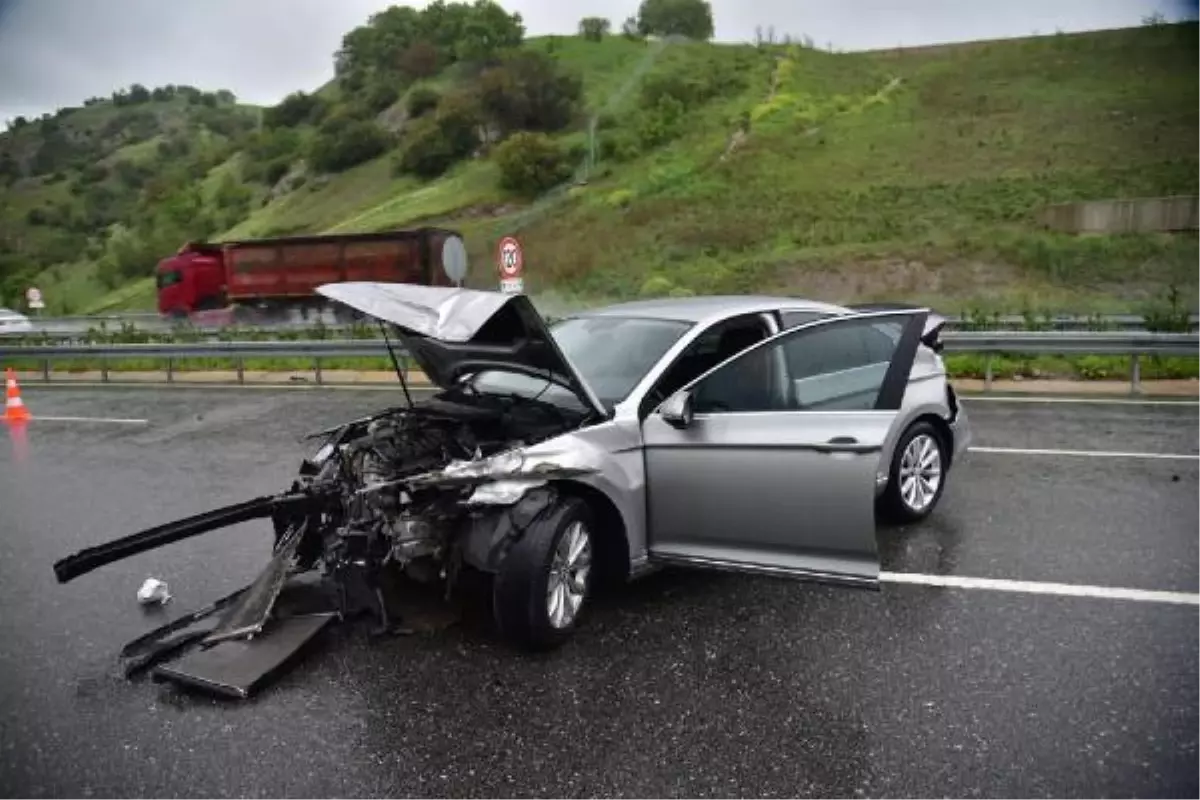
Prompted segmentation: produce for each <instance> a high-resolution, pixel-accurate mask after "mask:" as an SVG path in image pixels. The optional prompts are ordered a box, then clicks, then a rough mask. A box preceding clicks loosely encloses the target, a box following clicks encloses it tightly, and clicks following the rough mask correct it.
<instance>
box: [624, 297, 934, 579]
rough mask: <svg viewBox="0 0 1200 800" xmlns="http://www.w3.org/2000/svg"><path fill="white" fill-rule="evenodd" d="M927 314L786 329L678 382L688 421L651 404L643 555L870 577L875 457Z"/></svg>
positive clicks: (804, 574)
mask: <svg viewBox="0 0 1200 800" xmlns="http://www.w3.org/2000/svg"><path fill="white" fill-rule="evenodd" d="M927 315H928V312H927V311H925V310H924V309H911V310H909V309H906V310H901V311H887V312H872V313H862V314H853V315H847V316H840V317H834V318H826V319H822V320H819V321H816V322H811V323H809V324H805V325H801V326H798V327H794V328H791V329H789V330H785V331H783V332H782V333H779V334H776V335H775V336H773V337H771V338H770V339H767V340H766V341H764V342H762V343H760V344H758V345H756V346H754V347H752V348H749V349H748V350H745V351H743V352H742V353H741V354H739V355H738V356H736V357H734V358H733V359H730V360H729V361H726V362H725V363H723V364H721V365H720V366H718V367H716V368H715V369H713V370H712V371H710V372H709V373H707V374H706V375H703V376H701V377H700V378H699V379H697V380H696V381H693V382H692V384H690V385H689V386H687V387H684V389H683V391H686V392H688V394H689V396H690V398H691V407H692V410H693V412H694V414H693V416H692V417H691V418H690V420H680V419H679V418H677V417H676V418H674V419H672V420H670V421H669V420H668V418H667V417H664V415H663V413H662V408H664V407H667V406H669V405H671V404H670V403H665V404H664V405H663V406H662V407H660V409H658V410H656V411H654V412H652V413H651V414H650V415H648V416H647V417H646V419H645V421H644V423H643V440H644V445H645V463H646V498H647V501H646V502H647V523H648V545H649V551H650V556H651V558H652V559H653V560H656V561H660V562H667V563H678V564H683V565H691V566H700V567H712V568H717V569H732V570H738V571H747V572H765V573H773V574H781V575H790V576H794V577H798V578H803V579H809V580H817V581H825V582H832V583H839V584H848V585H857V586H865V587H868V588H873V587H876V586H878V576H879V559H878V550H877V546H876V541H875V512H874V507H875V506H874V500H875V475H876V468H877V466H878V462H879V458H880V454H881V452H882V448H883V444H884V441H885V440H886V438H887V435H888V432H889V430H890V428H891V426H892V424H893V422H894V421H895V419H896V415H897V413H898V411H899V408H900V404H901V401H902V399H903V397H904V391H905V388H906V387H907V385H908V378H909V372H910V370H911V368H912V363H913V359H914V356H915V353H916V349H917V345H918V342H919V340H920V336H921V332H922V330H923V328H924V324H925V319H926V317H927ZM866 332H871V333H872V334H878V333H881V332H882V333H886V334H887V335H886V336H884V337H880V336H878V335H872V336H865V335H864V333H866ZM881 340H882V341H886V342H890V343H891V346H890V348H887V351H886V352H884V351H881V348H880V347H879V346H878V342H879V341H881ZM866 341H871V342H873V343H874V344H873V346H870V347H868V346H866V345H865V344H864V342H866Z"/></svg>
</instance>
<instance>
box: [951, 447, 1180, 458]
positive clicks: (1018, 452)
mask: <svg viewBox="0 0 1200 800" xmlns="http://www.w3.org/2000/svg"><path fill="white" fill-rule="evenodd" d="M967 452H969V453H996V454H1000V455H1014V456H1081V457H1085V458H1148V459H1158V460H1163V461H1196V460H1198V459H1200V454H1195V453H1192V454H1189V453H1126V452H1119V451H1111V450H1043V449H1037V448H1026V447H968V448H967Z"/></svg>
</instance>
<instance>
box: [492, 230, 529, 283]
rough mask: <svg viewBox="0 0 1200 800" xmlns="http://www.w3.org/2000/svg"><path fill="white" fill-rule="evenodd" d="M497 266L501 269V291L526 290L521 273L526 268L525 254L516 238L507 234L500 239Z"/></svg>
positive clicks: (497, 249)
mask: <svg viewBox="0 0 1200 800" xmlns="http://www.w3.org/2000/svg"><path fill="white" fill-rule="evenodd" d="M496 266H497V267H499V269H500V290H501V291H503V292H508V293H517V292H521V291H523V290H524V288H525V287H524V284H525V281H524V279H523V278H522V276H521V273H522V271H523V270H524V269H525V254H524V253H523V252H522V251H521V243H520V242H518V241H517V240H516V238H514V237H512V236H505V237H504V238H503V239H501V240H500V244H499V245H497V246H496Z"/></svg>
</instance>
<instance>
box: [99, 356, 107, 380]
mask: <svg viewBox="0 0 1200 800" xmlns="http://www.w3.org/2000/svg"><path fill="white" fill-rule="evenodd" d="M100 382H101V383H108V359H107V358H101V359H100Z"/></svg>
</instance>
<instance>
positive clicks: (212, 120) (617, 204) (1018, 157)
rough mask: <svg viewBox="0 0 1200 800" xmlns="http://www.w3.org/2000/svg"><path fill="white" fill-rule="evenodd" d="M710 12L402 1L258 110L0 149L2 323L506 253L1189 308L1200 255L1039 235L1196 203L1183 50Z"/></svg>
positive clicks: (697, 278) (688, 276)
mask: <svg viewBox="0 0 1200 800" xmlns="http://www.w3.org/2000/svg"><path fill="white" fill-rule="evenodd" d="M713 27H714V21H713V18H712V10H711V8H710V6H709V5H708V3H706V2H704V0H645V2H643V3H642V5H641V6H640V7H639V9H638V12H637V14H635V15H634V16H633V17H631V18H629V19H626V20H619V21H618V20H606V19H602V18H596V17H589V18H585V19H582V20H580V21H579V26H578V30H577V31H574V32H571V33H569V34H568V33H566V32H564V34H563V35H558V36H548V37H538V38H528V37H526V35H525V26H524V22H523V21H522V19H521V17H520V15H519V14H516V13H512V12H510V11H508V10H506V9H505V8H504V7H503V6H502V5H499V4H497V3H495V2H491V0H478V1H473V2H469V3H465V2H462V3H460V2H444V0H438V2H434V3H431V4H428V5H427V6H425V7H424V8H422V9H420V10H417V9H414V8H411V7H406V6H394V7H391V8H389V9H387V10H386V11H383V12H381V13H379V14H376V15H374V16H373V17H371V18H370V19H369V20H367V21H366V22H365V24H363V25H362V26H360V27H358V28H355V29H354V30H352V31H350V32H348V33H347V34H346V36H345V37H344V40H343V42H342V46H341V48H339V50H338V51H337V52H336V53H334V54H331V55H332V57H333V60H334V65H335V75H336V77H335V79H334V80H333V81H331V82H330V83H329V84H328V85H326V86H322V87H315V88H311V89H302V90H297V91H296V92H294V93H292V94H290V95H288V96H287V97H285V98H284V99H283V100H281V102H279V103H278V104H277V105H275V106H273V107H268V108H255V107H250V106H245V105H241V104H239V103H237V101H236V98H235V97H234V96H233V95H232V94H231V93H229V92H225V91H218V92H205V91H201V90H199V89H194V88H192V87H173V86H169V87H160V88H154V89H147V88H146V87H142V86H134V87H130V88H129V89H128V90H125V91H122V92H118V93H114V95H113V96H112V97H109V98H92V99H90V100H88V101H86V102H85V103H84V105H83V106H81V107H77V108H68V109H61V110H59V111H58V112H57V113H56V114H54V115H47V116H46V117H43V118H42V119H40V120H17V121H14V122H13V124H12V126H11V128H10V130H9V131H8V132H6V133H4V134H0V305H8V306H13V307H20V306H21V303H22V301H21V295H22V294H23V292H24V289H25V288H26V287H27V286H28V285H31V284H36V285H38V286H39V287H40V288H41V289H42V290H43V294H44V295H45V296H46V299H47V301H48V302H49V306H50V307H49V311H50V312H52V313H54V314H79V313H94V312H99V311H110V310H124V309H140V308H150V307H152V306H153V301H154V287H153V281H152V278H151V272H152V269H153V266H154V264H155V263H156V262H157V261H158V260H159V259H161V258H162V257H164V256H166V255H168V254H170V253H172V252H174V251H175V250H176V249H177V248H178V247H179V246H180V245H182V244H183V243H184V242H185V241H188V240H191V239H201V238H208V239H222V238H247V237H264V236H273V235H285V234H291V233H301V232H348V231H374V230H382V229H388V228H396V227H406V226H412V225H416V224H426V223H428V224H444V225H448V226H451V227H455V228H457V229H459V230H461V231H462V232H463V234H464V236H465V238H466V241H467V243H468V250H469V255H470V257H471V261H472V265H473V266H472V275H471V277H470V278H469V281H470V283H471V284H472V285H476V286H481V287H492V286H493V285H494V284H495V280H494V269H493V268H492V264H491V261H492V248H493V247H494V244H495V242H496V241H497V239H498V238H499V237H500V236H502V235H505V234H512V233H516V234H518V235H519V236H520V237H521V239H522V241H523V243H524V245H525V250H526V264H527V276H526V286H527V289H528V290H529V291H530V292H531V293H532V294H533V295H534V296H535V297H553V298H563V299H564V302H567V303H572V304H595V303H599V302H607V301H611V300H617V299H625V298H630V297H638V296H657V295H688V294H698V293H714V292H765V291H772V292H776V291H777V292H784V293H788V294H801V295H807V296H811V297H816V298H820V299H827V300H835V301H843V302H849V301H870V300H880V299H888V300H908V301H914V302H926V303H931V304H933V305H935V306H936V307H937V308H938V309H939V310H941V311H943V312H946V313H956V314H963V315H968V314H978V315H986V314H989V313H1013V312H1018V313H1019V312H1021V311H1023V310H1028V311H1029V312H1030V313H1031V314H1034V315H1037V314H1041V313H1045V312H1050V311H1058V310H1067V311H1072V312H1085V313H1086V312H1089V311H1096V312H1131V311H1138V310H1140V309H1141V308H1142V307H1144V306H1145V305H1146V304H1148V303H1155V302H1158V303H1161V302H1163V298H1165V297H1166V296H1167V294H1168V293H1169V291H1170V290H1171V289H1172V288H1174V289H1177V290H1178V291H1180V292H1181V293H1182V294H1183V296H1185V297H1187V298H1189V301H1188V303H1187V304H1188V305H1189V308H1191V307H1193V306H1194V304H1193V303H1192V302H1191V299H1192V298H1194V297H1195V295H1196V291H1197V289H1198V288H1200V282H1198V280H1197V270H1196V264H1197V260H1198V257H1200V247H1198V244H1197V237H1196V235H1195V233H1194V232H1191V233H1184V234H1161V235H1148V234H1139V235H1105V236H1077V235H1071V234H1062V233H1054V232H1051V231H1048V230H1045V229H1044V228H1043V227H1042V226H1041V225H1040V224H1039V223H1038V222H1037V219H1038V213H1039V211H1040V210H1041V209H1042V208H1044V207H1045V206H1046V205H1048V204H1053V203H1060V202H1074V201H1081V200H1096V199H1110V198H1129V197H1147V196H1165V195H1195V194H1197V174H1198V169H1200V161H1198V159H1197V156H1196V151H1195V142H1196V140H1197V135H1198V131H1197V117H1196V111H1195V108H1196V106H1195V104H1196V97H1197V87H1198V83H1197V73H1196V70H1195V68H1194V65H1195V63H1196V59H1197V28H1196V25H1195V24H1194V23H1187V24H1153V25H1146V26H1143V27H1140V28H1134V29H1129V30H1121V31H1104V32H1098V33H1087V34H1070V35H1066V34H1059V35H1051V36H1040V37H1033V38H1029V39H1020V40H1008V41H998V42H978V43H968V44H963V45H953V46H943V47H927V48H917V49H908V50H891V51H878V52H869V53H838V52H831V51H830V50H829V49H828V48H822V47H819V46H818V45H817V44H816V43H813V42H811V41H809V40H806V39H805V38H804V37H803V36H802V35H793V36H784V35H776V34H775V33H774V32H771V31H770V30H767V31H764V32H762V33H761V34H760V36H759V37H758V38H757V40H756V41H754V42H749V43H744V44H721V45H718V44H713V43H711V42H710V41H709V40H710V39H711V36H712V32H713Z"/></svg>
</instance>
